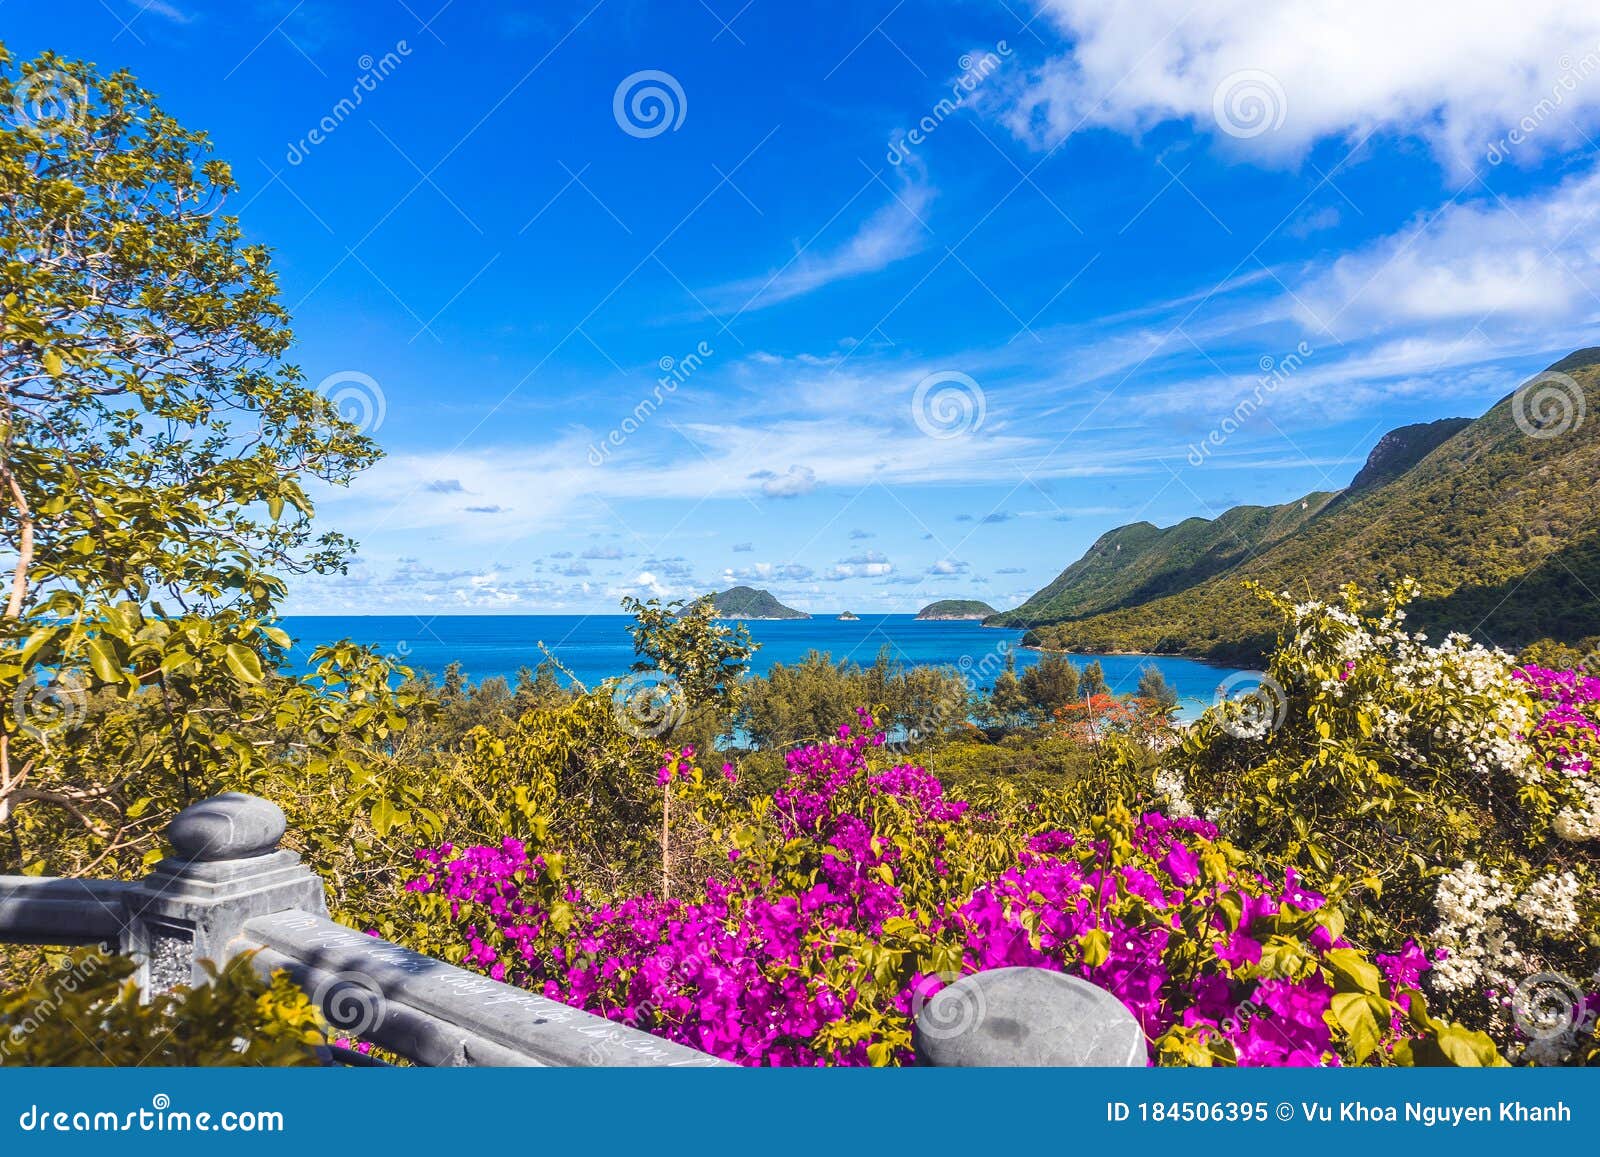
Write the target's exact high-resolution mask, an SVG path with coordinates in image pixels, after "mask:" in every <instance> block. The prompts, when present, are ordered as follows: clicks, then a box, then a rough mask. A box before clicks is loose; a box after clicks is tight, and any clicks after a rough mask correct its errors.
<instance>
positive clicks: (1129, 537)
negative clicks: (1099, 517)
mask: <svg viewBox="0 0 1600 1157" xmlns="http://www.w3.org/2000/svg"><path fill="white" fill-rule="evenodd" d="M1334 494H1335V492H1316V493H1312V494H1307V495H1306V496H1305V497H1304V498H1299V499H1296V500H1295V501H1293V502H1288V503H1285V504H1284V505H1282V506H1236V507H1234V508H1233V509H1231V510H1228V511H1226V512H1224V513H1223V514H1221V515H1220V516H1218V517H1217V518H1215V519H1206V518H1190V519H1187V520H1185V521H1183V522H1180V523H1178V524H1177V525H1176V526H1169V527H1167V528H1166V529H1165V530H1163V529H1160V528H1158V527H1156V526H1153V525H1151V524H1150V523H1148V522H1135V523H1133V524H1132V525H1130V526H1119V527H1118V528H1117V529H1115V530H1111V531H1107V532H1106V533H1105V534H1103V535H1101V536H1100V538H1099V539H1098V540H1097V541H1096V542H1095V544H1094V545H1093V546H1091V547H1090V548H1089V551H1088V553H1087V554H1085V555H1084V556H1083V557H1082V558H1080V559H1079V560H1078V561H1077V562H1075V563H1073V564H1072V565H1071V566H1069V567H1068V568H1067V569H1066V570H1064V571H1062V572H1061V573H1060V574H1059V575H1058V576H1056V578H1055V581H1053V582H1051V583H1050V585H1049V586H1047V587H1045V588H1044V589H1043V590H1041V591H1039V592H1038V593H1037V594H1035V595H1034V596H1033V597H1032V598H1030V599H1029V600H1028V601H1027V602H1025V603H1023V604H1022V605H1021V606H1020V607H1018V608H1017V609H1016V610H1014V611H1006V612H1003V613H1001V614H998V615H996V616H994V618H992V619H989V620H988V622H989V623H990V625H992V626H1004V627H1032V626H1037V625H1039V624H1042V623H1053V622H1058V621H1060V620H1063V619H1076V618H1082V617H1084V616H1086V615H1092V614H1096V613H1099V612H1101V611H1109V610H1115V609H1117V608H1119V607H1133V606H1138V605H1140V604H1141V603H1147V602H1149V601H1150V600H1152V599H1157V598H1160V597H1161V596H1163V595H1168V594H1172V593H1174V592H1176V591H1182V590H1187V589H1188V588H1190V587H1192V586H1195V585H1196V584H1197V583H1201V582H1204V581H1205V580H1206V579H1208V578H1210V577H1212V576H1213V575H1217V574H1221V573H1223V572H1225V571H1229V570H1231V569H1233V568H1234V567H1237V566H1238V565H1239V564H1240V563H1242V562H1244V561H1245V560H1247V559H1249V558H1250V557H1252V556H1253V555H1257V554H1260V553H1261V552H1262V551H1263V550H1265V549H1267V548H1268V547H1270V546H1272V545H1273V544H1274V543H1276V542H1279V541H1281V540H1282V539H1284V538H1286V537H1287V536H1289V535H1291V534H1293V533H1294V532H1295V531H1296V530H1298V529H1299V528H1300V527H1301V526H1303V525H1304V524H1305V523H1306V522H1307V521H1309V520H1310V519H1311V518H1313V517H1315V516H1316V515H1317V514H1318V513H1320V512H1321V510H1322V508H1323V507H1324V506H1326V505H1327V503H1328V502H1329V501H1330V500H1331V499H1332V498H1333V497H1334Z"/></svg>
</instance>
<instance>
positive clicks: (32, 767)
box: [0, 46, 403, 860]
mask: <svg viewBox="0 0 1600 1157" xmlns="http://www.w3.org/2000/svg"><path fill="white" fill-rule="evenodd" d="M0 117H3V118H4V122H3V123H0V301H3V306H4V315H3V320H0V448H3V454H0V564H3V565H4V566H5V567H6V569H7V570H9V572H10V581H9V591H8V593H7V594H6V596H5V597H4V603H3V611H4V613H3V617H0V696H3V699H4V702H5V703H6V704H8V705H15V707H16V710H14V711H8V712H6V713H5V715H4V718H3V721H0V820H3V821H5V822H6V823H7V824H8V826H9V828H10V832H9V836H10V843H11V850H12V853H13V855H14V856H16V857H17V858H18V859H19V860H20V859H21V858H22V857H23V854H24V853H23V836H24V835H25V834H26V833H27V831H29V830H30V829H33V828H37V827H38V826H39V825H42V824H47V823H48V822H49V821H47V820H46V819H45V817H44V816H43V815H42V814H40V815H36V814H35V813H34V810H33V809H32V808H31V807H30V805H34V804H38V805H51V806H52V807H54V808H55V809H59V810H61V811H64V812H65V813H66V814H68V815H70V816H71V817H72V818H73V822H75V823H77V824H79V825H81V828H82V829H83V830H86V831H88V832H90V833H92V834H93V836H94V837H96V839H98V840H100V841H101V842H102V843H105V844H106V845H107V846H108V847H109V848H113V849H123V850H126V851H129V852H131V853H141V854H142V852H143V851H145V850H146V849H148V848H149V847H150V845H151V843H152V842H153V834H154V833H155V832H158V831H159V830H160V825H161V823H163V822H164V818H165V815H166V814H167V813H168V812H169V811H170V808H171V807H172V806H181V804H182V803H183V802H185V801H187V800H190V799H193V798H195V797H196V796H198V795H200V794H205V793H206V792H208V791H210V790H213V789H214V788H215V787H216V786H217V785H218V784H219V783H221V782H229V783H238V784H241V785H242V784H243V783H244V782H246V781H248V780H249V778H250V777H251V776H252V775H253V774H254V773H255V772H256V771H258V770H259V769H260V768H262V767H263V766H264V765H265V764H266V763H267V762H269V761H271V760H273V759H278V758H282V757H284V756H285V755H291V754H293V755H296V757H298V758H310V757H311V755H312V749H314V748H316V747H318V746H319V744H320V745H323V746H325V745H326V744H325V741H328V740H330V738H331V737H332V736H333V735H334V734H336V733H337V732H339V731H340V730H341V729H343V728H345V727H349V726H360V727H374V726H375V727H378V728H380V729H381V728H383V727H385V726H387V725H390V724H394V725H396V726H398V725H402V724H403V720H400V721H399V723H395V720H396V719H397V717H396V716H395V715H394V714H393V712H392V711H391V710H390V707H391V703H390V701H389V700H388V699H387V698H386V696H387V688H388V680H389V676H390V672H389V670H388V669H387V668H386V667H384V666H382V664H380V663H379V662H378V661H377V660H376V658H375V656H373V655H372V654H371V653H370V652H367V651H364V650H362V649H359V648H348V647H346V648H328V649H325V650H324V651H322V652H320V653H319V655H318V656H315V657H314V662H315V664H316V665H318V666H319V667H321V672H320V675H319V677H318V678H317V679H314V680H312V681H311V682H310V683H306V682H303V681H299V680H288V681H285V680H284V679H283V678H282V677H280V676H277V675H276V674H275V672H276V669H277V668H278V667H280V666H281V665H282V664H283V663H284V662H285V660H286V658H287V649H288V646H289V644H290V639H289V636H288V635H287V634H286V633H284V632H283V631H282V630H281V629H280V628H279V627H277V626H276V625H275V623H274V619H275V617H276V608H277V606H278V604H279V601H280V599H281V598H282V596H283V593H284V590H285V578H286V576H289V575H294V574H302V573H306V572H318V573H334V572H342V571H343V569H344V567H345V563H346V559H347V558H348V556H349V553H350V550H351V548H352V545H353V544H352V543H350V542H349V541H348V540H347V539H345V538H344V537H343V536H341V535H338V534H322V535H314V534H313V531H312V527H311V520H312V514H313V509H312V503H311V500H310V499H309V498H308V497H307V494H306V490H305V485H306V483H307V482H308V481H310V480H312V479H316V480H320V481H322V482H325V483H332V484H336V485H338V484H343V483H346V482H348V480H349V479H350V478H351V477H352V476H353V475H354V474H355V473H356V472H357V471H359V470H361V469H362V468H363V467H365V466H366V465H368V464H369V463H371V462H372V461H373V460H374V458H375V457H376V456H377V453H378V451H377V448H376V447H375V446H374V445H373V443H372V442H371V441H370V439H368V438H367V437H366V436H365V435H364V433H363V432H362V430H361V429H359V428H358V427H357V426H356V425H355V424H354V423H352V422H350V421H347V420H345V419H344V418H342V417H341V416H340V414H339V413H338V411H337V410H336V409H335V407H334V406H333V405H332V404H331V403H330V402H329V401H328V400H327V399H326V398H324V397H323V396H321V395H320V394H319V393H318V391H317V390H316V389H313V388H311V387H310V386H308V385H306V384H305V381H304V379H303V375H302V374H301V372H300V370H299V369H298V368H296V367H295V366H293V365H291V364H288V363H286V362H285V361H284V360H283V358H284V355H285V354H286V353H287V351H288V349H289V347H290V342H291V337H292V335H291V332H290V330H289V317H288V313H287V311H286V310H285V309H284V307H283V305H282V304H281V303H280V302H279V300H278V281H277V276H276V274H275V273H274V272H273V270H272V265H271V255H270V253H269V251H268V250H267V249H266V247H265V246H262V245H259V244H250V243H247V242H246V241H245V238H244V233H243V230H242V228H241V226H240V224H239V222H238V220H237V219H236V218H234V217H232V216H229V215H227V214H225V213H224V212H223V207H224V205H225V203H226V201H227V199H228V197H229V196H230V195H231V194H232V193H233V192H235V191H236V190H237V188H238V186H237V184H236V182H235V181H234V178H233V175H232V173H231V171H230V170H229V168H228V166H227V165H226V164H225V163H224V162H222V161H220V160H217V159H214V158H212V157H210V156H209V155H208V154H209V152H210V144H209V142H208V140H207V138H206V136H205V134H203V133H200V132H195V131H191V130H188V129H185V128H183V127H182V126H181V125H179V124H178V122H177V121H175V120H174V119H172V118H171V117H170V116H168V115H166V114H165V113H164V112H162V111H161V109H160V108H159V107H158V105H157V104H156V102H155V98H154V97H153V96H152V94H150V93H149V92H147V91H145V90H144V89H142V88H140V87H139V86H138V84H137V83H136V82H135V80H134V78H133V77H132V76H130V75H129V74H128V73H126V72H117V73H113V74H110V75H106V76H101V75H98V74H97V73H96V72H95V70H94V69H93V67H92V66H90V65H87V64H84V63H81V62H71V61H66V60H63V59H62V58H60V57H58V56H56V55H55V54H53V53H45V54H43V55H41V56H40V57H39V58H38V59H36V60H34V61H32V62H29V63H23V64H21V65H16V64H14V62H13V60H12V58H11V56H10V54H9V53H7V52H6V51H5V49H4V47H3V46H0ZM324 691H326V692H328V693H330V694H332V695H333V698H332V699H326V700H324V701H317V700H316V699H314V698H311V697H312V696H316V695H318V694H321V693H322V692H324ZM351 696H354V698H351ZM336 700H337V701H336ZM354 703H358V704H359V709H355V708H352V710H350V711H346V710H345V708H346V707H347V706H350V705H351V704H354ZM285 733H288V734H289V736H290V737H289V738H287V739H285V738H284V735H285ZM19 817H20V818H19ZM19 824H20V828H19ZM35 834H37V835H38V836H39V837H40V838H39V840H38V841H37V842H38V843H39V844H40V845H41V846H43V847H47V848H49V849H50V850H51V851H52V852H53V853H60V852H61V851H62V849H61V848H60V847H59V843H60V840H59V838H58V836H59V833H54V834H52V833H51V832H47V831H44V830H39V831H37V832H36V833H35Z"/></svg>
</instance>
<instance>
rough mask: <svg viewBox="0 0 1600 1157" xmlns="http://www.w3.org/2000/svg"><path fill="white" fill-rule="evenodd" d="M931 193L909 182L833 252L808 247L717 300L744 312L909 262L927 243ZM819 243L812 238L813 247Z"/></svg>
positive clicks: (734, 286) (737, 284)
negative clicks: (927, 215) (770, 270)
mask: <svg viewBox="0 0 1600 1157" xmlns="http://www.w3.org/2000/svg"><path fill="white" fill-rule="evenodd" d="M932 201H933V190H932V189H931V188H929V187H928V186H927V185H926V184H924V183H922V182H920V181H915V180H914V181H909V182H907V183H906V184H905V185H904V186H903V187H902V188H901V189H900V190H899V191H898V192H896V193H895V194H894V195H892V196H891V197H890V199H889V200H888V202H886V203H885V204H884V205H882V206H881V207H880V208H879V209H878V210H877V211H876V212H874V213H873V214H872V215H871V216H870V217H868V218H867V219H866V220H865V221H863V222H862V223H861V225H860V227H859V228H858V229H857V230H856V232H855V234H854V235H853V236H851V237H850V239H849V240H848V241H846V242H845V243H844V244H843V245H841V246H839V247H837V248H835V249H829V250H822V249H820V248H817V249H813V248H811V247H810V244H809V243H808V245H807V246H806V247H804V248H802V249H800V250H799V251H798V252H796V253H795V255H794V256H793V257H791V258H790V259H789V260H788V261H787V262H785V263H784V264H783V265H782V266H780V267H779V268H778V269H776V270H774V271H773V272H771V273H770V274H768V275H767V276H765V277H754V278H750V279H748V280H745V281H739V282H735V283H733V284H732V285H727V286H723V287H722V288H721V289H718V290H713V291H712V292H713V294H714V296H716V297H717V298H719V299H721V300H723V301H726V302H728V303H730V304H731V305H733V306H734V307H736V308H737V309H738V310H739V312H741V313H744V312H746V311H748V310H752V309H761V308H764V307H766V306H769V305H776V304H778V303H779V302H780V301H788V300H789V299H790V298H794V297H799V296H801V295H802V294H807V293H811V292H813V291H814V290H818V289H821V288H822V287H823V286H826V285H831V284H833V283H834V282H835V281H843V280H845V279H847V278H851V277H859V276H861V275H862V274H866V273H876V272H878V270H880V269H884V268H887V267H888V266H890V265H892V264H894V263H895V262H896V261H899V260H901V259H902V258H906V257H910V256H911V255H912V254H913V253H916V252H918V251H919V250H921V249H922V247H923V245H924V244H926V242H927V236H928V234H927V230H926V229H925V228H924V227H923V224H922V218H923V217H924V215H925V214H926V213H927V210H928V206H929V205H930V204H931V203H932ZM818 240H819V238H815V237H814V238H812V242H813V243H815V242H817V241H818Z"/></svg>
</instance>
